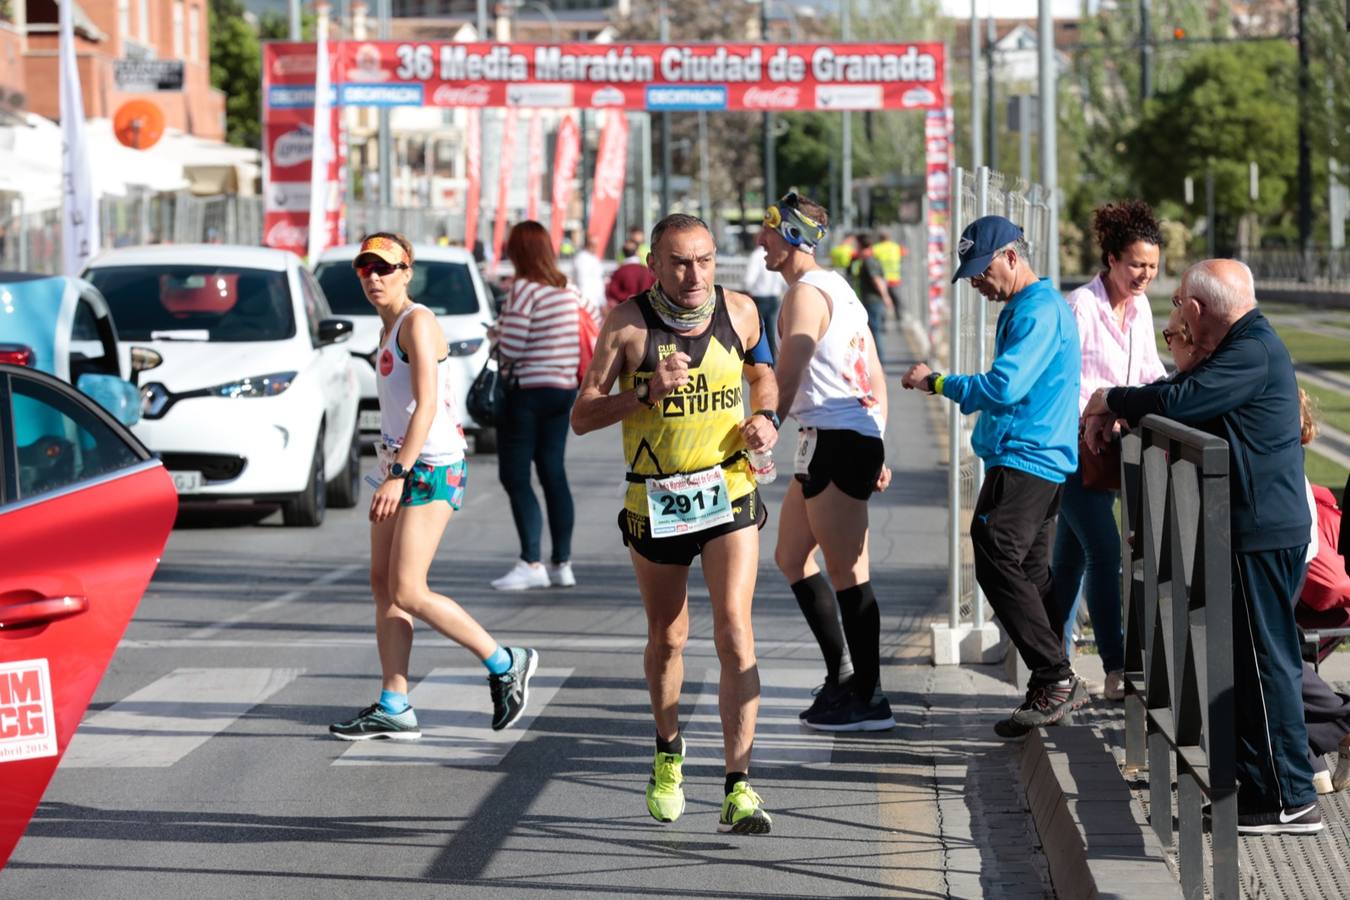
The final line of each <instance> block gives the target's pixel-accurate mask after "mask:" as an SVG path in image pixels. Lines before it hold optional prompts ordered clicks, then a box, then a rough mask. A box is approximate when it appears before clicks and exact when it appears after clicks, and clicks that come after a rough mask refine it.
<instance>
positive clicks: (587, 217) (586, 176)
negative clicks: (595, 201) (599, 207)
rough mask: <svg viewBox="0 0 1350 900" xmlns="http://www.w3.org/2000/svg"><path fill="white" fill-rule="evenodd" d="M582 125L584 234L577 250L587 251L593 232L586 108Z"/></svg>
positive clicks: (589, 149) (582, 216)
mask: <svg viewBox="0 0 1350 900" xmlns="http://www.w3.org/2000/svg"><path fill="white" fill-rule="evenodd" d="M579 119H580V124H581V128H580V131H581V230H582V232H584V234H583V236H582V238H581V241H582V244H581V246H580V247H578V248H577V250H585V249H587V243H588V238H587V237H586V235H589V234H590V231H591V204H590V199H591V184H590V171H591V146H590V143H589V142H588V141H587V140H586V127H587V125H589V124H590V121H589V120H590V116H588V115H586V107H584V106H583V107H582V108H581V110H580V111H579Z"/></svg>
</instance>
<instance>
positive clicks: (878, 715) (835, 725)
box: [802, 691, 895, 731]
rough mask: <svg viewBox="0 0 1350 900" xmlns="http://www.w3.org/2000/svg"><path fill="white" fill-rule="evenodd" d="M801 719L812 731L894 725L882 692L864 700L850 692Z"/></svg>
mask: <svg viewBox="0 0 1350 900" xmlns="http://www.w3.org/2000/svg"><path fill="white" fill-rule="evenodd" d="M802 721H803V724H805V725H806V727H807V728H811V729H813V730H815V731H888V730H890V729H892V728H894V727H895V717H894V716H892V715H891V704H890V701H888V700H887V699H886V697H885V696H884V695H883V696H882V697H881V698H880V699H876V698H873V699H872V700H870V701H867V700H863V699H862V698H860V697H858V696H857V695H855V694H854V693H853V692H852V691H849V692H847V693H846V694H845V695H844V696H842V697H840V698H839V699H838V700H837V701H836V702H835V703H833V704H831V705H830V706H828V707H826V708H825V709H823V710H821V711H820V712H818V713H815V714H814V715H810V716H807V717H806V718H805V719H803V720H802Z"/></svg>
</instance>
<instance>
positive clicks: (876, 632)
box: [839, 581, 881, 701]
mask: <svg viewBox="0 0 1350 900" xmlns="http://www.w3.org/2000/svg"><path fill="white" fill-rule="evenodd" d="M839 613H840V615H841V616H842V617H843V620H844V634H845V635H847V636H848V652H849V656H851V657H852V658H853V680H852V682H851V683H852V685H853V690H854V692H855V693H856V694H857V696H858V697H859V698H861V699H862V700H864V701H867V700H870V699H872V691H873V690H874V689H875V688H876V686H877V683H878V681H879V680H880V677H881V646H880V645H881V611H880V610H879V609H877V598H876V595H875V594H873V593H872V582H870V581H864V582H863V583H862V584H859V585H854V586H853V587H851V588H844V589H843V590H842V591H840V592H839Z"/></svg>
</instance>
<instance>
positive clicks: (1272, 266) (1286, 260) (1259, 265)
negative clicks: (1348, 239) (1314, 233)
mask: <svg viewBox="0 0 1350 900" xmlns="http://www.w3.org/2000/svg"><path fill="white" fill-rule="evenodd" d="M1242 261H1243V262H1245V263H1246V264H1247V265H1248V267H1249V268H1251V270H1252V275H1253V277H1255V279H1256V281H1257V283H1258V284H1260V283H1261V282H1282V281H1288V282H1299V283H1302V284H1306V285H1307V286H1308V287H1312V288H1320V289H1322V290H1340V291H1344V290H1350V248H1346V247H1317V248H1314V249H1313V251H1312V252H1311V253H1310V254H1309V255H1308V256H1307V257H1306V258H1305V257H1304V255H1303V251H1301V250H1298V249H1289V250H1250V251H1248V252H1247V253H1246V254H1245V255H1243V256H1242Z"/></svg>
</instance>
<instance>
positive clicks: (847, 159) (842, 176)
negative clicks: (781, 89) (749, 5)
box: [839, 0, 853, 231]
mask: <svg viewBox="0 0 1350 900" xmlns="http://www.w3.org/2000/svg"><path fill="white" fill-rule="evenodd" d="M852 5H853V0H843V2H842V3H841V4H840V7H839V16H840V20H841V21H840V25H841V28H842V36H843V39H844V40H846V41H847V40H852V38H853V29H852V24H851V23H850V22H849V8H850V7H851V6H852ZM840 115H841V117H842V118H841V124H842V126H843V129H844V139H843V146H842V147H840V153H839V165H840V170H839V181H840V186H839V200H840V204H839V205H840V208H841V212H842V216H841V220H842V221H843V223H844V230H845V231H849V230H851V229H852V228H853V115H852V114H851V113H850V112H849V111H848V110H844V111H843V113H841V114H840Z"/></svg>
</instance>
